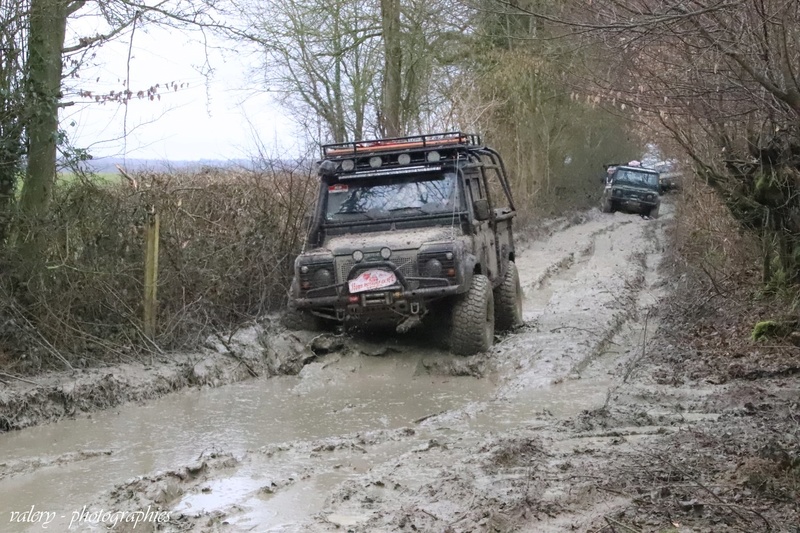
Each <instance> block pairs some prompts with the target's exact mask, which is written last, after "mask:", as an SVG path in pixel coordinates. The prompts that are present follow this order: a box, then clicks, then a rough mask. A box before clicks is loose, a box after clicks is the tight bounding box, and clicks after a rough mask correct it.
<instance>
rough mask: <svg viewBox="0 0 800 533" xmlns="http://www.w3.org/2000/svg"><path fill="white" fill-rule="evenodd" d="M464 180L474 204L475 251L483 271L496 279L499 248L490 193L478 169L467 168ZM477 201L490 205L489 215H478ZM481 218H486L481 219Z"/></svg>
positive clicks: (471, 201)
mask: <svg viewBox="0 0 800 533" xmlns="http://www.w3.org/2000/svg"><path fill="white" fill-rule="evenodd" d="M464 182H465V185H466V189H467V194H468V195H469V201H470V204H471V205H472V206H473V209H472V210H473V227H474V228H475V235H473V242H474V244H475V252H476V255H477V256H478V261H479V262H480V264H481V267H482V272H483V273H484V274H486V275H487V276H488V277H489V279H494V278H495V277H496V276H497V274H498V249H497V243H496V242H495V233H494V229H493V224H494V221H493V214H492V212H491V205H490V204H489V203H488V202H489V198H488V195H487V194H486V184H485V183H484V181H483V178H482V175H481V173H480V172H479V171H478V170H477V169H468V170H466V171H465V172H464ZM477 202H482V203H486V206H487V207H488V209H487V210H486V212H487V213H488V216H486V217H479V216H478V215H479V213H478V211H479V210H478V209H476V205H477ZM480 218H484V219H483V220H479V219H480Z"/></svg>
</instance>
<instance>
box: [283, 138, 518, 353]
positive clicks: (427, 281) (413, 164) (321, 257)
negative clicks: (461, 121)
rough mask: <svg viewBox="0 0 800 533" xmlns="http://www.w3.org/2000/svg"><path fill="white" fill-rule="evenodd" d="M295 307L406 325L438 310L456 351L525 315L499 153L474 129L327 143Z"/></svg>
mask: <svg viewBox="0 0 800 533" xmlns="http://www.w3.org/2000/svg"><path fill="white" fill-rule="evenodd" d="M322 152H323V159H322V160H321V161H319V163H318V165H317V168H318V173H319V178H320V190H319V197H318V201H317V204H316V210H315V212H314V215H313V218H312V220H311V224H310V229H309V233H308V237H307V241H306V246H305V251H303V252H302V253H301V254H300V255H299V256H298V257H297V259H296V260H295V266H294V280H293V282H292V286H291V289H290V298H289V309H290V312H291V313H295V314H298V313H299V314H301V315H305V317H306V318H313V319H314V320H317V321H319V320H322V321H327V322H334V323H338V324H340V325H344V326H346V327H347V326H351V325H352V326H357V327H362V328H363V327H368V328H369V327H373V326H374V327H378V326H383V327H385V326H391V327H394V328H396V330H397V331H399V332H406V331H408V330H409V329H411V328H412V327H415V326H417V325H419V324H421V323H422V321H423V320H430V319H434V318H438V319H444V320H441V323H442V324H443V325H445V326H446V327H447V328H448V330H449V331H448V337H449V347H450V349H451V351H453V352H454V353H458V354H463V355H469V354H473V353H477V352H481V351H485V350H487V349H489V347H491V345H492V343H493V342H494V333H495V328H497V329H499V330H507V329H511V328H513V327H514V326H517V325H519V324H521V322H522V294H521V289H520V283H519V276H518V273H517V269H516V266H515V265H514V259H515V257H516V256H515V248H514V235H513V231H512V221H513V219H514V216H515V215H516V211H515V208H514V203H513V200H512V197H511V190H510V188H509V183H508V178H507V176H506V171H505V167H504V165H503V161H502V159H501V158H500V155H499V154H498V153H497V152H496V151H495V150H492V149H491V148H489V147H486V146H484V145H482V144H481V141H480V138H479V137H478V136H477V135H474V134H464V133H460V132H448V133H437V134H430V135H419V136H412V137H400V138H391V139H380V140H373V141H359V142H351V143H342V144H329V145H325V146H323V149H322Z"/></svg>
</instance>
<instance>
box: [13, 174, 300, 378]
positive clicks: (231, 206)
mask: <svg viewBox="0 0 800 533" xmlns="http://www.w3.org/2000/svg"><path fill="white" fill-rule="evenodd" d="M131 178H132V181H131V182H130V183H128V184H126V185H122V186H103V187H98V186H96V185H93V184H91V183H89V182H84V181H74V182H72V183H70V184H68V185H67V186H65V187H63V188H61V189H59V190H58V191H57V193H56V198H55V200H54V203H53V209H52V210H51V213H50V215H49V218H48V220H47V221H46V230H45V231H46V233H47V246H46V250H45V261H44V268H36V267H35V266H33V265H30V264H25V263H24V262H23V261H22V259H21V258H20V254H16V253H14V252H13V251H9V252H6V254H5V257H0V264H2V265H4V268H3V270H4V271H5V272H7V273H9V274H10V275H7V276H4V277H2V278H0V352H5V353H6V354H7V355H6V359H11V360H12V361H13V362H14V366H16V367H17V369H18V370H20V371H25V370H28V371H36V370H39V369H41V368H43V367H48V366H53V365H56V366H60V367H63V366H69V365H81V364H98V363H101V362H106V361H117V360H127V359H130V358H134V357H137V356H138V355H139V354H141V353H142V352H144V351H151V350H152V351H158V350H160V349H161V348H178V347H189V346H193V345H196V344H197V343H198V342H201V341H202V340H203V339H204V338H205V337H207V336H208V335H209V334H210V333H211V332H213V331H217V330H221V329H228V328H231V327H234V326H236V325H240V324H242V323H245V322H247V321H250V320H253V319H255V318H257V317H258V316H260V315H262V314H263V313H265V312H267V311H269V310H272V309H275V308H276V307H278V306H280V305H281V304H282V303H283V301H284V299H285V294H286V287H287V286H288V282H289V277H290V275H291V264H292V260H293V258H294V254H295V253H296V252H297V250H298V248H299V246H300V244H301V239H302V228H301V226H302V221H303V216H304V214H305V213H306V211H307V208H308V206H309V203H310V201H311V200H312V198H313V197H314V185H315V181H314V180H313V179H312V178H311V176H310V173H309V171H308V170H307V169H302V168H294V169H287V168H284V169H273V170H270V171H265V172H245V171H224V172H223V171H210V172H209V171H207V172H203V173H197V174H176V173H172V174H159V173H142V174H138V175H133V176H131ZM152 209H155V210H156V211H157V212H158V213H159V215H160V218H161V234H160V261H159V283H158V300H159V320H158V334H157V336H156V338H155V339H147V338H145V336H144V334H143V332H142V328H141V315H142V295H143V272H144V265H143V258H144V235H143V233H144V231H143V228H144V223H145V220H146V216H147V213H148V212H149V211H150V210H152Z"/></svg>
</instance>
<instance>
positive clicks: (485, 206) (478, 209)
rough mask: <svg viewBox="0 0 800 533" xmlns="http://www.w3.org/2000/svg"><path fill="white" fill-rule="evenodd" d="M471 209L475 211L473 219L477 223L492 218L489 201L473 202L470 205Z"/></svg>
mask: <svg viewBox="0 0 800 533" xmlns="http://www.w3.org/2000/svg"><path fill="white" fill-rule="evenodd" d="M472 209H473V210H474V211H475V219H476V220H477V221H478V222H483V221H484V220H489V219H490V218H491V217H492V214H491V211H490V209H489V200H475V201H474V202H473V203H472Z"/></svg>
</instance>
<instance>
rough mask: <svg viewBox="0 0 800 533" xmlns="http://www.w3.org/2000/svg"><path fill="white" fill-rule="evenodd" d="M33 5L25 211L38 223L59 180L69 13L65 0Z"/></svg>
mask: <svg viewBox="0 0 800 533" xmlns="http://www.w3.org/2000/svg"><path fill="white" fill-rule="evenodd" d="M30 5H31V7H30V24H31V25H30V33H29V36H28V77H27V80H26V81H27V87H26V97H27V105H26V109H27V123H28V167H27V170H26V172H25V181H24V183H23V187H22V194H21V197H20V211H21V214H22V216H23V217H24V218H25V219H26V221H24V223H26V224H27V223H30V224H34V225H35V224H36V222H38V221H39V220H40V219H41V217H42V216H43V215H45V214H46V213H47V208H48V206H49V203H50V197H51V195H52V189H53V183H54V182H55V177H56V144H57V136H58V103H59V99H60V97H61V72H62V66H63V64H62V59H61V49H62V48H63V46H64V36H65V32H66V26H67V15H68V10H67V2H66V0H31V4H30ZM34 229H35V228H34ZM35 233H36V232H35Z"/></svg>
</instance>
